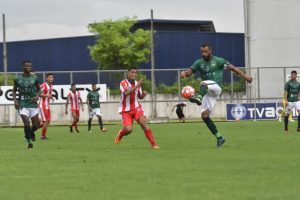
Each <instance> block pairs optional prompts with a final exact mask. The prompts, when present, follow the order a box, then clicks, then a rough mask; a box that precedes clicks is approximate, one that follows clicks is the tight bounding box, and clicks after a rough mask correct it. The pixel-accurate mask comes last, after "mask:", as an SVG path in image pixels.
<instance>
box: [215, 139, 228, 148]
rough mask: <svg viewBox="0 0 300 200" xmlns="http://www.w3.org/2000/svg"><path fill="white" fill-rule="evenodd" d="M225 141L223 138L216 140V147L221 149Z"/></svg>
mask: <svg viewBox="0 0 300 200" xmlns="http://www.w3.org/2000/svg"><path fill="white" fill-rule="evenodd" d="M225 141H226V140H225V139H224V138H223V137H221V138H218V140H217V147H221V146H222V145H223V144H224V143H225Z"/></svg>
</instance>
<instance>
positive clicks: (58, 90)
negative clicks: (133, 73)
mask: <svg viewBox="0 0 300 200" xmlns="http://www.w3.org/2000/svg"><path fill="white" fill-rule="evenodd" d="M70 88H71V86H70V85H53V93H52V96H53V97H54V102H53V103H66V100H67V97H68V93H69V91H70ZM76 88H77V91H79V92H80V96H81V99H82V101H83V102H86V97H87V94H88V92H89V91H91V90H92V85H91V84H89V85H83V84H82V85H76ZM1 89H2V91H3V94H2V96H0V104H13V103H14V102H13V97H12V89H13V86H2V87H1ZM97 89H98V93H99V96H100V102H103V101H106V100H107V97H106V84H97Z"/></svg>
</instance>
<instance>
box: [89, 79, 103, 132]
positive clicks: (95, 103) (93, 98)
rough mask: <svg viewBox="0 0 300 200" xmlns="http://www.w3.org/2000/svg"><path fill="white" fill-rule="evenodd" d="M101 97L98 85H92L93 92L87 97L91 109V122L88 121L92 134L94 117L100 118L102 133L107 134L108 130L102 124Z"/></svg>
mask: <svg viewBox="0 0 300 200" xmlns="http://www.w3.org/2000/svg"><path fill="white" fill-rule="evenodd" d="M99 100H100V95H99V93H98V90H97V85H96V84H95V83H93V84H92V91H90V92H89V93H88V95H87V105H88V107H89V121H88V131H89V132H90V133H91V132H92V131H91V124H92V120H93V117H94V115H96V116H97V118H98V123H99V126H100V130H101V131H102V132H106V131H107V130H106V129H105V128H103V123H102V118H101V116H102V114H101V110H100V101H99Z"/></svg>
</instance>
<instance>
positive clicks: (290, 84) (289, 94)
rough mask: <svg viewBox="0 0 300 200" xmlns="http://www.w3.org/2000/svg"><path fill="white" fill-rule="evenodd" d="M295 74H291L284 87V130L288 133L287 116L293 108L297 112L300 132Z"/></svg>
mask: <svg viewBox="0 0 300 200" xmlns="http://www.w3.org/2000/svg"><path fill="white" fill-rule="evenodd" d="M296 79H297V72H296V71H292V72H291V80H289V81H287V82H286V83H285V85H284V99H285V102H284V103H285V108H286V109H285V116H284V130H285V132H286V133H287V132H288V122H289V115H290V113H291V111H292V110H293V108H296V110H297V112H298V129H297V131H298V132H300V101H299V100H300V83H299V82H298V81H297V80H296Z"/></svg>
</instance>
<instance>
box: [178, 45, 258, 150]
mask: <svg viewBox="0 0 300 200" xmlns="http://www.w3.org/2000/svg"><path fill="white" fill-rule="evenodd" d="M200 51H201V56H202V58H201V59H198V60H196V61H195V62H194V64H193V65H192V66H191V67H190V68H189V69H188V70H186V71H182V72H181V74H180V75H181V77H182V78H184V77H189V76H191V75H192V74H193V73H196V72H197V71H199V72H200V77H201V79H202V82H201V84H200V91H199V94H198V95H197V96H195V97H192V98H190V99H189V100H190V101H191V102H193V103H196V104H197V105H199V106H200V105H202V111H201V118H202V119H203V121H204V122H205V124H206V125H207V127H208V129H209V130H210V131H211V132H212V134H214V136H215V137H216V138H217V147H221V146H222V145H223V144H224V142H225V139H224V137H223V136H222V135H221V134H220V133H219V132H218V130H217V127H216V125H215V124H214V122H213V121H212V120H211V118H210V116H209V115H210V113H211V112H212V109H213V107H214V105H215V104H216V101H217V98H218V96H219V95H220V94H221V92H222V89H221V87H220V85H221V84H222V81H223V70H224V69H227V70H231V71H233V72H235V73H236V74H237V75H239V76H240V77H242V78H243V79H245V80H246V81H248V82H249V83H251V82H252V77H251V76H249V75H247V74H245V73H243V72H242V71H241V70H240V69H239V68H237V67H235V66H233V65H232V64H230V63H229V62H228V61H226V60H224V59H223V58H220V57H217V56H214V55H213V54H212V47H211V46H210V45H209V44H203V45H202V46H201V48H200Z"/></svg>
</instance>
